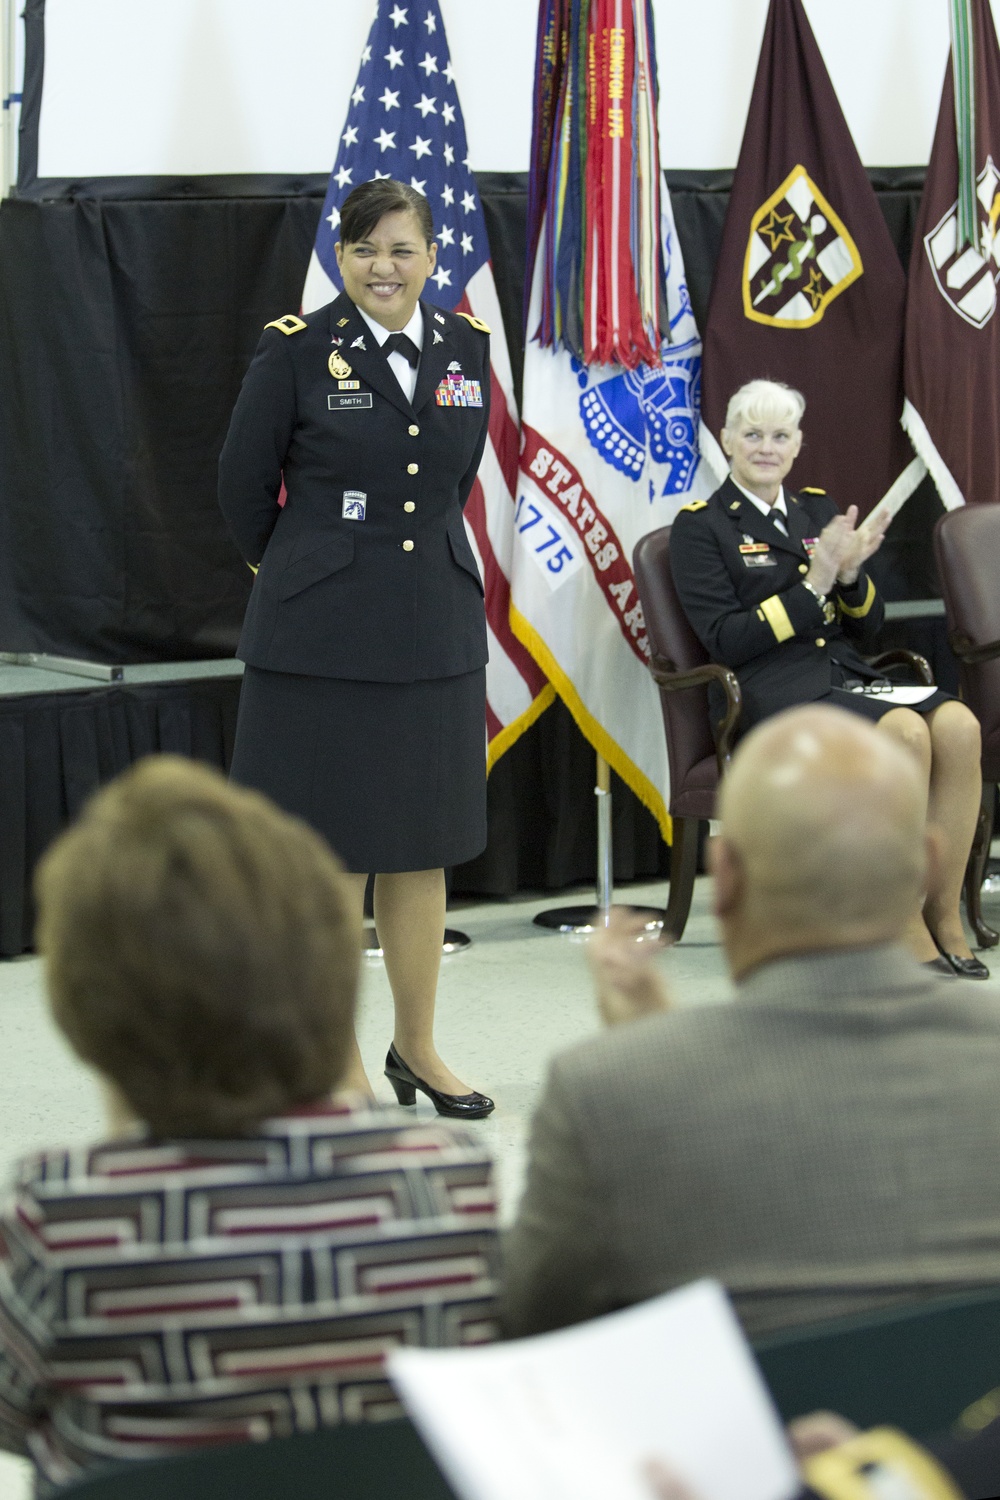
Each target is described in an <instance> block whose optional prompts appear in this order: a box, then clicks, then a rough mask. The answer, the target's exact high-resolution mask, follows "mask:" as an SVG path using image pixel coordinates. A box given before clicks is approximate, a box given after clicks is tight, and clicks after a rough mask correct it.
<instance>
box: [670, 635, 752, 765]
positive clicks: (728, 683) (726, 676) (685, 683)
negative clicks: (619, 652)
mask: <svg viewBox="0 0 1000 1500" xmlns="http://www.w3.org/2000/svg"><path fill="white" fill-rule="evenodd" d="M649 670H650V671H651V672H652V674H653V680H654V682H655V683H656V685H657V687H659V688H661V689H662V691H663V692H665V693H676V692H679V691H680V690H681V689H682V688H691V687H704V686H705V685H706V684H707V683H709V682H717V683H718V684H719V686H720V687H721V688H722V691H723V692H724V693H725V695H726V712H725V713H724V714H723V716H722V718H721V719H720V721H719V723H718V724H717V725H716V726H715V758H716V761H717V763H718V767H719V777H720V779H721V777H722V775H723V773H724V772H725V771H726V770H727V768H728V766H729V762H730V761H731V760H732V758H733V749H732V742H733V735H734V733H735V731H736V725H737V724H738V723H739V717H740V712H741V710H742V708H743V695H742V693H741V692H740V685H739V683H738V682H737V680H736V674H735V672H732V671H730V669H729V668H728V667H721V666H719V664H718V663H717V662H714V661H707V662H705V664H704V666H701V667H692V668H691V669H690V670H689V671H686V672H681V671H678V669H677V667H675V666H674V664H673V662H672V661H668V660H667V658H666V657H665V656H657V655H656V654H655V653H654V654H653V656H652V657H651V659H650V663H649Z"/></svg>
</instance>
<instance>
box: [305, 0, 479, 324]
mask: <svg viewBox="0 0 1000 1500" xmlns="http://www.w3.org/2000/svg"><path fill="white" fill-rule="evenodd" d="M373 177H395V178H396V179H397V180H398V181H400V182H407V183H409V184H410V186H411V187H413V188H416V190H417V192H418V193H423V195H424V196H425V197H426V199H427V201H428V203H429V204H430V209H431V213H432V215H433V217H434V228H435V235H436V238H437V243H438V257H437V269H436V270H435V272H434V274H433V276H432V277H431V278H430V280H429V281H428V284H427V288H426V291H425V293H424V295H425V296H426V298H427V300H428V301H429V302H435V303H437V304H438V306H440V307H448V308H451V307H454V306H455V305H456V304H457V303H458V302H459V300H460V299H461V296H462V293H463V291H464V289H465V284H466V282H467V281H468V280H469V278H470V277H471V276H472V275H473V274H474V273H475V272H476V271H478V270H479V267H480V266H481V265H483V264H484V263H485V262H486V261H487V260H488V259H489V253H490V252H489V244H488V241H487V239H486V224H485V221H484V219H483V211H482V208H481V206H480V203H479V195H478V194H477V192H476V182H475V178H474V177H473V174H472V170H471V168H470V166H469V149H468V145H467V142H466V139H465V125H464V122H463V120H462V111H461V109H460V108H459V103H458V94H457V92H456V90H455V74H454V71H453V69H452V66H451V57H450V56H449V53H448V43H447V40H446V38H445V32H444V22H443V21H442V19H441V11H440V9H439V7H438V0H421V3H420V4H419V5H413V4H409V5H400V4H395V5H393V7H392V8H391V9H390V8H389V7H388V5H386V3H385V0H381V3H380V4H379V7H378V11H377V13H376V16H375V20H374V21H373V23H372V29H371V31H370V32H369V34H368V42H367V45H366V46H365V48H364V50H363V52H362V54H361V66H360V68H359V69H358V79H357V83H356V85H355V88H354V92H353V93H352V94H351V104H350V109H349V110H348V114H347V120H346V123H345V126H344V131H343V134H342V135H341V137H340V143H339V146H338V150H337V160H336V161H335V163H334V167H333V171H332V173H331V174H330V183H329V186H328V188H327V193H326V200H325V201H324V204H323V212H322V215H321V218H320V223H319V227H318V229H317V232H316V254H317V256H318V257H319V260H320V262H321V263H322V266H323V269H324V270H325V271H326V274H327V275H328V276H329V278H330V280H331V281H332V282H333V283H334V285H335V286H337V287H338V288H339V287H341V286H342V282H341V280H340V276H339V274H338V272H337V258H336V255H335V254H334V249H333V247H334V245H335V244H336V242H337V240H338V239H339V238H340V235H339V228H340V206H341V204H342V203H343V202H344V199H345V198H346V197H347V195H348V194H349V193H350V192H351V190H352V189H353V188H356V187H357V186H358V184H359V183H362V182H368V181H369V180H370V179H371V178H373Z"/></svg>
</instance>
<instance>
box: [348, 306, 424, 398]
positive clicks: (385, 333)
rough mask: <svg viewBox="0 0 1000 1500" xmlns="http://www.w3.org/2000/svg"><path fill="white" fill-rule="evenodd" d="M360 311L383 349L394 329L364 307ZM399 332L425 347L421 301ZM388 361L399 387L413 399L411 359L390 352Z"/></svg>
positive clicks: (415, 386)
mask: <svg viewBox="0 0 1000 1500" xmlns="http://www.w3.org/2000/svg"><path fill="white" fill-rule="evenodd" d="M358 312H359V313H360V314H361V316H362V317H363V318H364V320H365V322H366V323H367V324H368V327H369V328H370V329H371V331H372V333H373V334H374V335H375V338H376V339H377V340H378V346H379V348H380V349H381V347H382V345H383V344H384V343H385V341H386V339H387V338H388V337H389V334H390V333H391V332H392V331H393V330H392V329H390V328H384V327H383V326H382V324H381V323H377V322H376V321H375V319H374V318H370V317H369V316H368V314H367V313H366V312H365V310H364V308H363V307H359V308H358ZM398 332H400V333H405V334H406V337H407V338H408V339H412V340H413V342H414V343H415V344H416V346H417V348H418V349H423V347H424V315H423V313H422V312H421V310H420V303H419V302H418V303H417V305H416V307H415V308H414V309H413V317H412V318H411V319H410V321H409V322H408V323H407V325H406V327H405V328H400V329H399V330H398ZM388 363H389V368H390V370H391V371H392V373H393V374H394V375H395V377H396V379H397V380H398V381H399V387H400V390H401V391H402V392H403V395H404V396H405V397H406V399H407V401H412V400H413V393H414V391H415V390H416V388H417V372H416V370H415V369H414V367H413V366H412V365H411V364H410V361H409V360H408V359H407V358H406V356H405V355H404V354H399V353H393V354H390V355H389V357H388Z"/></svg>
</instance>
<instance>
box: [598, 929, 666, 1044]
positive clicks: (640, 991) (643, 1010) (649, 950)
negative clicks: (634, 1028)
mask: <svg viewBox="0 0 1000 1500" xmlns="http://www.w3.org/2000/svg"><path fill="white" fill-rule="evenodd" d="M663 947H664V944H663V942H662V941H661V940H660V939H655V940H651V939H650V938H649V935H648V933H647V931H646V926H645V923H644V921H643V919H642V917H633V916H629V915H628V914H627V913H626V912H623V911H617V910H615V908H612V909H611V912H610V913H609V917H608V925H607V927H599V928H598V929H597V931H596V932H595V933H594V936H593V937H592V938H591V939H590V941H589V942H588V944H587V960H588V962H589V964H590V972H591V974H592V975H593V979H594V988H595V989H596V991H597V1005H598V1009H599V1010H600V1012H601V1017H602V1019H603V1020H604V1021H605V1022H606V1024H607V1025H608V1026H617V1025H619V1024H620V1023H621V1022H623V1021H634V1020H637V1019H638V1018H639V1017H640V1016H649V1015H653V1014H655V1013H656V1012H657V1011H663V1010H669V1009H670V997H669V995H668V993H667V988H666V985H665V984H664V983H663V979H662V977H661V975H660V974H659V973H658V972H657V970H656V968H655V965H654V959H655V956H656V955H657V954H658V953H661V952H662V951H663Z"/></svg>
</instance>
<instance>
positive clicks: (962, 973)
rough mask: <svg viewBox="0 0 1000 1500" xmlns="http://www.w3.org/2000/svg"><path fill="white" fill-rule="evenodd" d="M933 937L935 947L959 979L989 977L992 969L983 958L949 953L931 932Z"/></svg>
mask: <svg viewBox="0 0 1000 1500" xmlns="http://www.w3.org/2000/svg"><path fill="white" fill-rule="evenodd" d="M931 937H932V938H934V946H935V948H936V949H937V951H938V952H939V953H940V955H941V957H942V958H943V959H944V961H945V963H946V964H947V965H948V967H949V968H950V969H951V970H952V972H953V973H955V974H957V975H958V977H959V979H989V977H990V971H989V969H988V968H987V967H986V965H985V964H984V963H983V961H982V959H979V958H962V956H961V954H959V953H948V952H947V951H946V950H945V949H944V948H942V947H941V944H940V943H939V942H938V940H937V938H936V937H934V934H933V932H932V933H931Z"/></svg>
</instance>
